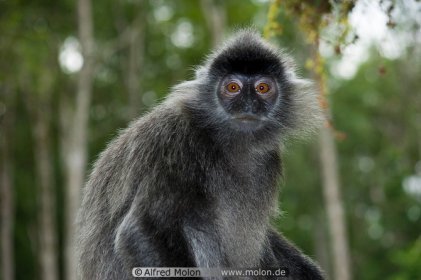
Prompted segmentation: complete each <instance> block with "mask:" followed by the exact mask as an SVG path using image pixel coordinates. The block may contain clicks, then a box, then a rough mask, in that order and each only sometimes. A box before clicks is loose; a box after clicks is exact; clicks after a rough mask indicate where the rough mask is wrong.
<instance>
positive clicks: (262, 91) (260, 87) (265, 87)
mask: <svg viewBox="0 0 421 280" xmlns="http://www.w3.org/2000/svg"><path fill="white" fill-rule="evenodd" d="M256 90H257V92H258V93H260V94H265V93H267V92H268V91H269V90H270V86H269V85H268V84H267V83H259V84H258V85H257V86H256Z"/></svg>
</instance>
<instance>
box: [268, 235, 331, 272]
mask: <svg viewBox="0 0 421 280" xmlns="http://www.w3.org/2000/svg"><path fill="white" fill-rule="evenodd" d="M268 239H269V243H270V246H271V247H272V251H273V254H274V255H275V258H276V259H277V261H278V265H279V266H280V267H286V268H288V270H289V275H290V278H291V279H312V280H318V279H320V280H323V279H325V277H324V275H323V273H322V272H321V270H320V268H319V267H318V266H317V265H316V264H315V263H313V262H312V261H311V260H310V258H309V257H307V256H306V255H304V254H303V253H302V252H300V251H299V250H298V249H297V248H296V247H295V246H294V245H292V244H291V243H290V242H289V241H287V240H286V239H285V238H284V237H283V236H282V235H281V234H278V233H277V232H276V231H275V230H273V229H270V230H269V232H268Z"/></svg>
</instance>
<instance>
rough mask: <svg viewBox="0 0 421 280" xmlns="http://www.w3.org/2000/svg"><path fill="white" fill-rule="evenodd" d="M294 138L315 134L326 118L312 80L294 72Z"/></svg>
mask: <svg viewBox="0 0 421 280" xmlns="http://www.w3.org/2000/svg"><path fill="white" fill-rule="evenodd" d="M290 78H291V82H292V84H293V93H292V97H291V99H292V110H291V112H292V114H293V126H292V129H291V130H290V135H291V136H292V138H307V137H309V136H311V135H313V134H315V133H316V132H317V131H318V130H319V129H320V128H321V126H322V125H323V124H324V122H325V120H326V116H325V114H324V112H323V109H322V107H321V104H320V101H319V96H318V92H317V90H316V89H315V85H314V83H313V82H312V81H310V80H306V79H301V78H298V77H297V76H296V75H295V74H292V76H291V77H290Z"/></svg>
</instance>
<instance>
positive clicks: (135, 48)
mask: <svg viewBox="0 0 421 280" xmlns="http://www.w3.org/2000/svg"><path fill="white" fill-rule="evenodd" d="M144 6H145V3H142V2H137V3H136V5H135V7H136V9H137V10H138V12H137V16H136V17H135V19H134V20H133V22H132V24H131V26H130V27H128V29H129V31H128V32H129V36H128V37H129V38H128V44H129V55H128V58H127V59H128V61H127V64H128V67H127V68H128V69H127V91H128V93H129V118H130V119H132V118H134V117H136V116H138V115H139V113H140V108H141V105H142V99H141V97H142V94H141V92H140V80H141V70H140V69H141V67H142V64H143V57H144V45H145V35H144V33H145V12H144Z"/></svg>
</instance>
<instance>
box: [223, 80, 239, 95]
mask: <svg viewBox="0 0 421 280" xmlns="http://www.w3.org/2000/svg"><path fill="white" fill-rule="evenodd" d="M226 88H227V90H228V92H230V93H236V92H239V91H240V89H241V86H240V85H239V84H237V83H236V82H231V83H229V84H228V85H227V86H226Z"/></svg>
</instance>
